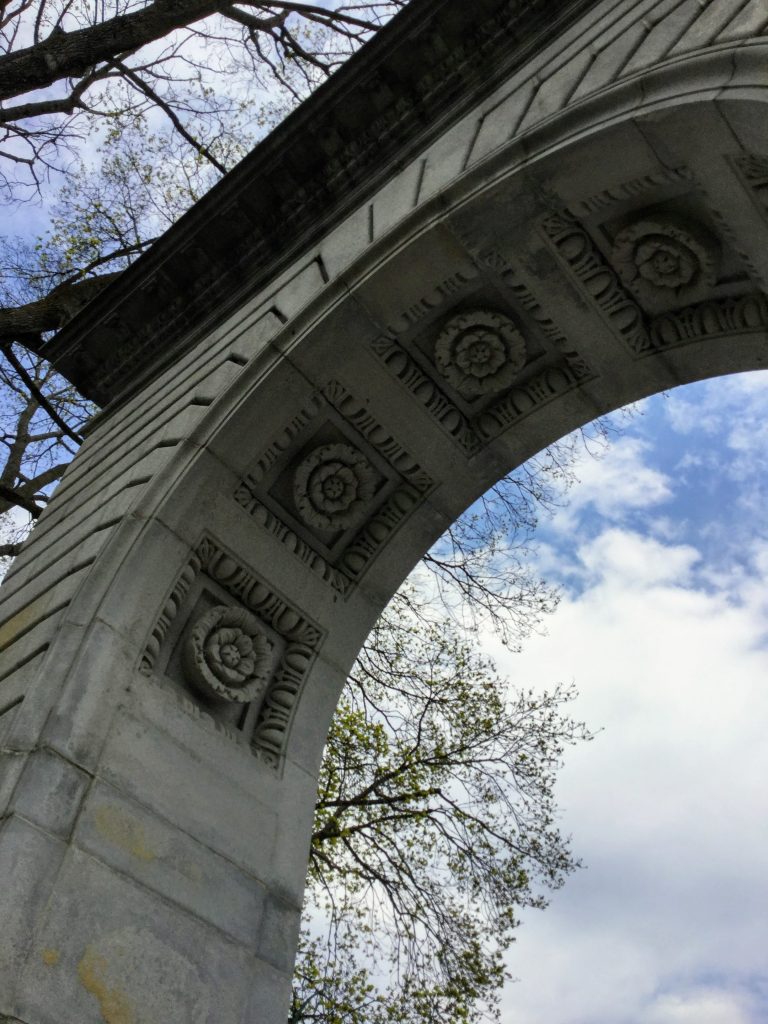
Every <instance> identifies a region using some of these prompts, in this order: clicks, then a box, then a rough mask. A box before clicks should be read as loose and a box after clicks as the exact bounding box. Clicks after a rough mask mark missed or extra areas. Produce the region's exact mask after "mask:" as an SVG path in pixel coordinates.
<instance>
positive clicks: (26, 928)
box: [0, 817, 66, 1024]
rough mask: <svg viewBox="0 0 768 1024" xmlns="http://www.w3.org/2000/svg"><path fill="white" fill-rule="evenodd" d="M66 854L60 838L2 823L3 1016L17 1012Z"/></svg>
mask: <svg viewBox="0 0 768 1024" xmlns="http://www.w3.org/2000/svg"><path fill="white" fill-rule="evenodd" d="M65 852H66V846H65V844H64V843H62V842H61V841H60V840H58V839H54V838H53V837H52V836H50V835H47V834H46V833H44V832H41V831H40V830H39V829H37V828H35V827H34V826H33V825H30V824H29V823H28V822H25V821H22V820H20V819H19V818H14V817H9V818H6V819H5V820H4V821H3V822H2V823H1V824H0V878H2V879H3V884H2V885H0V921H1V922H2V927H1V928H0V1013H3V1012H4V1013H13V1012H14V994H15V992H16V984H17V981H18V977H19V973H20V971H21V969H22V966H23V964H24V960H25V958H26V956H27V953H28V950H29V948H30V946H31V945H32V942H33V938H34V933H35V928H36V926H37V923H38V919H39V917H40V915H41V914H42V912H43V910H44V908H45V906H46V903H47V901H48V899H49V896H50V893H51V890H52V889H53V887H54V885H55V883H56V879H57V875H58V871H59V866H60V865H61V862H62V860H63V857H64V854H65ZM52 1024H53V1022H52Z"/></svg>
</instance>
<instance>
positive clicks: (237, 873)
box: [74, 783, 264, 949]
mask: <svg viewBox="0 0 768 1024" xmlns="http://www.w3.org/2000/svg"><path fill="white" fill-rule="evenodd" d="M74 842H75V844H76V845H77V846H79V847H80V848H81V849H83V850H85V852H86V853H89V854H91V855H92V856H94V857H97V858H98V859H99V860H101V861H103V862H104V863H105V864H108V865H110V866H111V867H113V868H115V869H116V870H117V871H120V872H122V873H123V874H125V875H128V876H129V877H131V878H133V879H134V880H135V881H137V882H139V883H140V884H141V885H143V886H144V887H145V888H146V889H150V890H152V891H153V892H155V893H157V894H158V895H159V896H161V897H163V898H164V899H166V900H170V901H171V902H173V903H176V904H178V905H179V906H181V907H184V908H185V909H186V910H189V911H190V912H191V913H193V914H194V915H195V916H196V917H199V918H200V919H201V920H203V921H207V922H208V923H209V924H212V925H215V926H216V927H217V928H219V929H220V930H221V931H223V932H225V933H226V934H228V935H230V936H231V937H232V938H234V939H236V940H238V941H240V942H242V943H243V944H244V945H246V946H249V947H252V948H254V949H255V948H256V944H257V937H258V935H259V931H260V927H261V922H262V916H263V904H264V887H263V886H262V885H261V884H260V883H259V882H256V881H255V880H254V879H253V878H252V877H251V876H249V875H247V874H245V873H244V872H243V871H241V870H240V869H239V868H238V867H236V866H235V865H234V864H233V863H232V861H231V860H229V859H227V858H226V857H222V856H220V855H219V854H217V853H214V852H213V851H212V850H211V849H210V848H209V847H208V846H206V845H205V844H204V843H201V842H199V841H197V839H196V838H195V837H194V836H192V835H190V834H189V833H188V832H186V831H184V830H182V829H180V828H178V827H174V826H173V825H171V824H169V823H168V822H167V821H164V820H163V819H162V818H159V817H158V816H157V815H156V814H153V813H151V812H149V811H148V810H147V809H146V807H143V806H142V805H140V804H138V803H136V802H135V801H133V800H128V799H126V798H125V797H124V796H122V795H121V794H120V793H119V792H118V791H117V790H116V789H114V788H113V787H111V786H107V785H105V784H104V783H97V784H96V785H95V786H94V788H93V790H92V792H91V793H90V795H89V798H88V800H87V802H86V805H85V807H84V808H83V812H82V814H81V816H80V819H79V821H78V825H77V831H76V833H75V836H74Z"/></svg>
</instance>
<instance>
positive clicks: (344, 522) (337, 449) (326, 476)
mask: <svg viewBox="0 0 768 1024" xmlns="http://www.w3.org/2000/svg"><path fill="white" fill-rule="evenodd" d="M375 482H376V475H375V472H374V470H373V467H372V466H371V464H370V462H369V461H368V460H367V459H366V457H365V456H364V455H363V454H362V452H359V451H357V449H355V448H353V447H352V446H351V445H348V444H325V445H321V446H320V447H319V448H315V450H314V451H313V452H311V453H310V454H309V455H308V456H307V457H306V458H305V459H304V460H303V461H302V462H301V464H300V465H299V467H298V469H297V470H296V475H295V477H294V481H293V494H294V499H295V501H296V508H297V509H298V512H299V515H300V516H301V517H302V519H304V520H305V522H307V523H309V524H310V526H316V527H318V528H319V529H321V530H346V529H348V528H349V527H350V526H354V525H355V524H356V523H357V522H359V521H360V520H361V519H362V518H363V517H364V516H365V512H366V508H367V506H368V504H369V502H370V500H371V498H372V497H373V491H374V487H375Z"/></svg>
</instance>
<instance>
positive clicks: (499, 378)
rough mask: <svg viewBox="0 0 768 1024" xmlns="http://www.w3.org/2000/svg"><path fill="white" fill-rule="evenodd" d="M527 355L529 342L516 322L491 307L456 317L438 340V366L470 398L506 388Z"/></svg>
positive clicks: (442, 330)
mask: <svg viewBox="0 0 768 1024" xmlns="http://www.w3.org/2000/svg"><path fill="white" fill-rule="evenodd" d="M525 358H526V350H525V341H524V340H523V336H522V334H521V333H520V331H519V330H518V329H517V327H516V326H515V324H514V323H513V321H512V320H510V318H509V317H508V316H505V315H504V314H503V313H497V312H495V311H494V310H489V309H473V310H468V311H466V312H463V313H459V314H457V315H456V316H452V317H451V318H450V319H449V320H448V321H447V322H446V323H444V324H443V327H442V329H441V331H440V333H439V334H438V336H437V339H436V341H435V365H436V366H437V369H438V370H439V372H440V373H441V374H442V376H443V377H444V378H445V379H446V380H447V381H448V383H449V384H451V385H452V386H453V387H454V388H455V389H456V390H457V391H458V392H459V393H460V394H461V395H463V396H465V397H466V398H477V397H479V396H480V395H493V394H497V393H498V392H500V391H506V389H507V388H508V387H510V385H511V384H512V383H513V381H514V380H515V378H516V377H517V376H518V375H519V373H520V371H521V370H522V369H523V367H524V366H525Z"/></svg>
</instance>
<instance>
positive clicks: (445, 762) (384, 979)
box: [0, 0, 589, 1024]
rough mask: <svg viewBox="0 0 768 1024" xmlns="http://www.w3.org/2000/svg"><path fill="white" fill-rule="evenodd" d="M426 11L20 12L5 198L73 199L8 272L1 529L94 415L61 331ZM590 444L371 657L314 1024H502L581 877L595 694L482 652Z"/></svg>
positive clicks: (331, 836)
mask: <svg viewBox="0 0 768 1024" xmlns="http://www.w3.org/2000/svg"><path fill="white" fill-rule="evenodd" d="M404 2H405V0H393V2H390V3H353V4H347V5H339V4H328V5H325V4H322V5H321V4H317V5H312V4H305V3H248V2H241V3H238V4H233V3H229V2H224V0H205V2H204V0H154V2H149V3H147V2H144V0H127V2H121V0H112V2H105V3H102V4H98V5H95V6H94V7H91V6H90V5H87V4H85V3H84V2H83V3H78V2H72V0H38V3H37V5H33V4H32V2H31V0H16V3H15V4H14V3H12V2H8V3H5V4H2V3H0V103H2V106H0V140H1V141H0V167H2V168H4V170H3V171H0V194H2V196H3V197H4V199H5V200H6V202H19V201H21V200H22V199H23V198H25V197H29V195H37V196H38V197H40V196H43V195H44V194H46V189H47V187H48V183H49V180H50V179H51V177H52V176H54V177H55V176H59V183H60V188H59V189H58V192H57V198H56V201H55V203H53V204H49V214H50V226H49V228H48V230H47V231H45V232H44V233H43V234H42V235H40V236H39V237H37V238H36V239H34V240H30V239H29V238H21V239H16V240H15V241H14V242H13V243H12V244H8V245H7V246H6V248H5V251H4V253H3V256H2V262H0V307H2V308H0V350H1V351H2V355H3V359H4V363H3V365H2V367H0V388H3V390H4V394H5V395H6V396H7V397H6V398H5V400H4V412H3V416H4V420H3V429H4V431H5V436H4V438H3V442H4V445H5V447H6V449H7V458H6V463H5V466H4V468H3V469H2V470H0V514H1V513H3V512H7V511H8V510H9V509H10V508H11V507H12V505H13V504H15V505H16V506H17V507H19V508H22V509H24V510H26V512H27V513H28V514H29V515H30V516H31V517H32V518H36V516H37V515H39V512H40V510H41V508H42V507H43V506H44V503H45V501H46V497H47V494H48V493H49V492H50V488H51V486H53V485H54V484H55V482H56V480H57V479H58V478H59V476H60V475H61V472H62V471H63V468H64V466H65V465H66V462H67V461H68V459H69V458H70V457H71V455H72V453H73V452H74V450H75V448H76V445H77V443H78V436H79V431H80V429H81V425H82V422H83V420H84V419H85V418H86V417H87V415H88V414H89V412H90V409H89V407H88V405H87V403H85V402H84V401H83V400H82V399H81V398H80V397H79V396H77V395H76V393H74V391H73V389H72V388H71V387H70V386H68V385H67V383H66V382H65V381H62V380H61V378H60V377H58V376H57V375H56V374H55V373H53V372H52V371H51V369H50V367H47V366H46V364H45V363H44V362H43V361H41V360H40V359H39V358H38V357H36V356H35V352H36V351H37V350H38V349H39V347H40V342H41V340H42V339H44V338H45V337H46V336H47V332H50V331H53V330H56V329H57V328H58V327H60V326H61V325H62V324H63V323H64V322H66V320H67V319H69V318H70V317H71V316H72V315H73V314H74V313H75V312H76V311H77V309H78V308H79V307H80V305H82V303H83V302H84V301H87V300H88V298H89V297H90V296H91V295H92V294H93V293H94V292H95V291H96V290H98V289H99V288H101V287H102V286H103V284H104V282H105V281H108V280H110V279H111V277H112V275H114V274H117V273H120V272H121V271H122V270H123V269H124V268H125V267H126V266H127V265H128V264H129V263H130V262H132V261H133V260H134V259H136V258H137V257H138V256H139V255H140V254H141V253H142V252H143V251H144V250H145V249H146V248H147V246H148V245H150V244H151V243H152V241H153V240H154V238H155V237H157V235H159V234H160V233H161V232H162V231H164V230H165V229H166V228H167V227H168V226H170V225H171V224H172V223H173V222H174V221H175V220H176V219H177V218H178V216H179V215H180V214H181V213H182V212H184V210H185V209H186V208H187V207H188V206H189V205H190V204H191V203H192V202H194V201H195V199H196V198H198V197H199V196H200V195H202V194H203V192H204V191H206V190H207V188H209V187H210V185H211V184H213V182H214V181H215V180H216V179H217V178H218V176H219V175H220V174H221V173H222V171H223V170H224V169H226V168H227V167H229V166H231V165H232V164H233V163H234V162H235V161H236V160H237V159H238V158H239V157H240V156H241V155H243V152H244V151H245V150H246V149H247V148H249V146H250V144H251V143H252V142H253V141H254V139H255V136H256V135H257V134H258V133H259V132H260V131H263V130H264V129H265V128H266V127H268V126H269V125H270V124H272V123H274V122H275V121H276V119H278V118H279V117H280V116H281V114H282V113H283V112H284V111H285V110H286V108H287V107H288V106H289V105H290V104H291V103H293V102H295V100H296V99H297V98H300V97H302V96H303V95H305V94H306V93H307V92H308V91H309V90H310V89H311V88H312V87H313V86H314V85H315V84H316V83H317V81H319V80H320V79H321V78H322V77H323V76H324V75H325V74H327V73H330V71H331V70H333V68H334V67H335V66H336V65H337V64H338V63H339V62H340V61H341V60H342V59H343V58H344V57H345V56H346V54H347V53H348V52H349V51H350V50H351V49H352V48H353V47H354V46H356V45H358V44H359V43H360V42H361V41H362V40H364V39H365V38H367V36H368V35H369V34H370V33H371V32H372V31H373V30H375V28H376V26H377V25H378V24H379V23H380V22H381V21H382V20H383V19H384V18H386V17H387V16H388V15H389V14H391V13H393V12H394V10H396V9H397V8H398V7H400V6H403V4H404ZM222 81H226V82H227V84H228V88H223V87H222V86H221V84H220V83H221V82H222ZM214 82H215V83H216V84H217V87H216V88H215V89H214V88H212V84H213V83H214ZM268 87H269V89H268ZM270 90H271V91H270ZM84 134H88V135H89V136H91V137H93V138H96V140H97V142H98V152H99V158H100V163H99V164H98V165H97V166H93V164H92V163H89V162H88V161H87V160H86V159H85V158H84V157H83V156H82V155H80V154H79V152H78V146H79V144H80V138H81V136H82V135H84ZM161 154H162V158H161V156H160V155H161ZM577 448H578V442H576V441H573V442H570V443H568V444H561V445H559V446H555V447H553V448H552V449H550V450H548V452H547V453H544V454H543V455H542V456H541V457H540V458H539V459H538V460H535V461H533V462H532V463H529V464H528V465H527V466H526V467H523V469H522V470H520V471H519V472H518V473H516V474H515V475H514V476H513V477H511V478H509V479H507V480H506V481H502V482H501V483H500V484H499V485H497V487H496V488H494V489H493V490H492V492H489V494H488V495H486V497H485V498H484V499H482V500H481V502H479V503H478V504H477V505H476V506H475V507H474V508H473V509H471V510H470V511H469V512H468V513H467V514H466V515H465V516H464V517H462V518H461V519H460V520H459V521H458V522H457V523H456V524H454V526H453V527H452V528H451V530H450V531H449V533H448V534H447V535H446V537H445V538H443V540H442V541H441V542H440V544H438V545H437V546H436V547H435V548H434V549H433V550H432V551H431V552H429V553H428V555H427V556H426V558H425V560H424V563H423V565H422V567H421V569H420V571H419V573H418V574H417V578H416V580H415V581H413V582H411V583H410V584H409V585H407V586H406V587H405V588H404V589H403V590H402V591H401V592H400V593H399V594H398V595H397V596H396V598H395V600H394V601H393V603H392V604H391V605H390V607H389V609H388V610H387V612H386V613H385V615H384V616H383V617H382V619H381V620H380V622H379V623H378V625H377V626H376V628H375V630H374V631H373V633H372V634H371V636H370V637H369V639H368V642H367V643H366V645H365V647H364V649H363V651H362V652H361V655H360V658H359V659H358V661H357V663H356V665H355V667H354V669H353V671H352V673H351V675H350V678H349V681H348V685H347V687H346V689H345V692H344V695H343V698H342V702H341V705H340V708H339V712H338V714H337V716H336V719H335V721H334V724H333V727H332V729H331V733H330V736H329V742H328V748H327V751H326V756H325V759H324V762H323V767H322V771H321V779H320V789H319V794H318V802H317V809H316V821H315V829H314V835H313V840H312V853H311V864H310V875H309V886H308V902H307V918H306V929H305V931H304V934H303V938H302V946H301V952H300V957H299V962H298V966H297V973H296V981H295V987H294V998H293V1004H292V1008H291V1020H292V1022H293V1024H299V1022H307V1024H309V1022H315V1024H320V1022H322V1024H342V1022H343V1024H362V1022H363V1021H365V1022H370V1024H395V1022H406V1024H427V1022H430V1024H431V1022H433V1021H438V1020H439V1021H444V1020H456V1021H462V1020H464V1021H468V1022H469V1021H477V1020H480V1019H482V1017H483V1016H484V1015H490V1016H492V1015H493V1012H494V1006H495V1003H496V1000H497V998H498V993H499V990H500V986H501V985H502V983H503V981H504V978H505V972H504V967H503V962H502V957H503V953H504V951H505V949H506V948H507V947H508V945H509V943H510V942H511V941H512V938H513V932H514V927H515V925H516V921H517V916H516V915H517V908H519V907H522V906H543V905H544V903H545V899H546V896H545V890H546V889H547V888H552V887H557V886H558V885H560V884H562V882H563V879H564V878H565V876H566V875H567V874H568V873H569V872H570V871H572V870H573V869H574V868H575V867H576V865H577V861H576V859H575V858H574V856H573V855H572V854H571V852H570V848H569V845H568V843H567V841H566V840H565V839H564V838H563V837H562V836H561V835H560V833H559V831H558V829H557V826H556V808H555V803H554V792H553V785H554V780H555V774H556V769H557V767H558V765H559V762H560V759H561V756H562V753H563V750H564V749H565V747H566V746H567V745H568V744H570V743H573V742H577V741H579V740H581V739H586V738H588V737H589V733H588V731H587V730H586V729H585V727H584V726H583V725H582V724H580V723H578V722H575V721H573V720H572V719H571V718H570V717H568V715H567V714H566V713H565V710H564V709H565V706H566V705H567V703H568V701H569V700H570V699H571V696H572V694H571V692H570V691H569V690H567V689H562V688H557V687H556V688H555V689H554V690H553V691H552V692H551V693H549V694H543V695H537V696H534V695H533V694H530V693H526V692H519V693H516V694H514V695H511V694H510V693H509V692H508V685H507V683H506V681H505V680H502V679H500V678H499V677H498V676H497V674H496V673H495V670H494V669H493V666H492V665H491V664H490V663H489V662H488V661H487V659H484V658H483V657H482V655H481V654H480V653H479V650H478V648H477V641H476V639H475V634H476V631H477V629H478V627H479V626H480V625H481V624H484V623H490V624H492V625H493V626H494V627H495V628H496V629H497V631H498V632H499V633H500V634H501V635H502V637H503V639H504V640H505V642H506V643H507V644H508V645H510V646H512V647H515V646H516V645H519V644H520V643H521V642H522V640H523V639H524V637H525V635H526V634H527V632H529V631H530V630H532V629H535V628H537V627H538V625H539V623H540V621H541V619H542V617H543V616H544V615H545V614H547V613H548V612H550V611H551V610H553V608H554V606H555V605H556V594H555V593H554V592H553V590H552V589H551V588H549V587H547V586H546V585H545V584H544V583H543V582H542V581H541V580H540V579H539V578H538V577H537V575H536V574H535V572H533V571H532V570H531V569H530V568H529V567H528V564H527V562H526V556H527V553H528V546H529V542H530V539H531V537H532V535H533V531H534V530H535V526H536V520H537V516H538V514H539V513H540V511H541V510H542V509H543V508H547V507H549V506H550V505H551V504H552V503H553V502H554V501H557V500H559V495H560V494H562V493H563V491H564V488H565V487H566V486H567V483H568V481H569V479H570V476H571V474H572V469H573V464H574V459H575V454H576V451H577ZM12 550H13V548H8V547H6V548H3V547H0V555H2V554H3V553H6V554H7V553H11V551H12ZM372 965H373V966H372Z"/></svg>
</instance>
